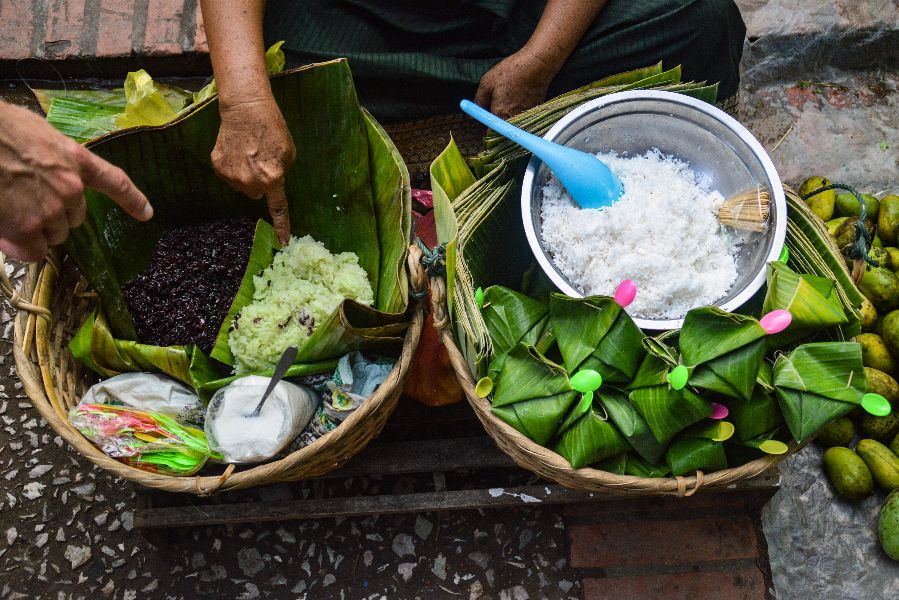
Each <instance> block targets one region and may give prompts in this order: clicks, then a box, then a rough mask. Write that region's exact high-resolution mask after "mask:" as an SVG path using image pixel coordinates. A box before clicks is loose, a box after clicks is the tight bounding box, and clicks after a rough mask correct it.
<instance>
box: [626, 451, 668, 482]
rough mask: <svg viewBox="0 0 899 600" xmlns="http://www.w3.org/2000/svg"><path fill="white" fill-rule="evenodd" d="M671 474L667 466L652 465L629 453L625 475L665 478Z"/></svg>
mask: <svg viewBox="0 0 899 600" xmlns="http://www.w3.org/2000/svg"><path fill="white" fill-rule="evenodd" d="M670 472H671V469H669V468H668V465H666V464H661V465H657V464H650V463H648V462H646V461H645V460H643V459H642V458H640V457H639V456H637V455H636V454H631V453H628V455H627V462H626V464H625V466H624V473H625V474H626V475H633V476H634V477H665V476H666V475H668V473H670Z"/></svg>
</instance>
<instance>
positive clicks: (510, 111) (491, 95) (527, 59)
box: [474, 48, 557, 119]
mask: <svg viewBox="0 0 899 600" xmlns="http://www.w3.org/2000/svg"><path fill="white" fill-rule="evenodd" d="M556 73H557V70H556V69H554V68H553V67H552V66H551V65H549V64H548V63H546V62H545V61H544V60H542V59H541V58H540V57H539V56H537V55H536V54H535V53H532V52H530V51H529V50H527V49H526V48H523V49H521V50H519V51H518V52H516V53H515V54H512V55H510V56H508V57H506V58H504V59H503V60H501V61H500V62H498V63H496V64H495V65H493V67H492V68H491V69H490V70H489V71H487V72H486V73H484V76H483V77H481V82H480V84H479V85H478V91H477V93H476V94H475V98H474V101H475V103H476V104H478V105H480V106H481V107H483V108H486V109H489V110H490V112H492V113H493V114H495V115H497V116H498V117H501V118H503V119H507V118H509V117H511V116H514V115H517V114H518V113H520V112H522V111H524V110H527V109H529V108H532V107H534V106H536V105H538V104H540V103H541V102H543V100H544V99H546V91H547V90H548V89H549V84H550V82H551V81H552V80H553V77H555V76H556Z"/></svg>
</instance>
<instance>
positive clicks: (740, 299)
mask: <svg viewBox="0 0 899 600" xmlns="http://www.w3.org/2000/svg"><path fill="white" fill-rule="evenodd" d="M630 100H661V101H666V102H671V103H674V104H681V105H684V106H687V107H690V108H692V109H694V110H696V111H698V112H699V113H702V114H704V115H706V116H708V117H711V118H713V119H716V120H718V121H719V122H721V123H722V124H723V125H724V126H725V127H726V128H728V129H730V130H731V131H733V132H734V133H736V134H737V137H739V138H740V141H742V142H743V143H745V144H746V145H747V146H748V147H749V149H750V150H751V151H752V153H753V154H754V155H755V158H756V159H758V160H759V162H760V163H761V165H762V168H763V169H764V171H765V175H766V176H767V178H768V181H769V182H770V183H771V188H772V189H771V195H772V197H773V200H774V202H773V204H774V211H775V214H776V215H778V217H780V216H783V218H778V220H777V224H776V226H775V229H774V238H773V240H772V243H771V250H770V252H769V253H768V257H767V260H766V261H765V265H767V263H769V262H771V261H774V260H777V259H778V258H779V257H780V253H781V251H782V250H783V245H784V240H785V238H786V233H787V200H786V196H785V195H784V191H783V184H782V183H781V180H780V176H779V175H778V174H777V170H776V169H775V168H774V163H773V162H772V161H771V157H770V156H768V153H767V152H766V151H765V149H764V147H762V145H761V144H760V143H759V141H758V140H757V139H755V136H753V135H752V133H750V131H749V130H748V129H746V127H744V126H743V125H742V124H741V123H740V122H739V121H737V120H736V119H734V118H733V117H731V116H730V115H729V114H727V113H726V112H724V111H723V110H721V109H719V108H717V107H715V106H712V105H711V104H709V103H707V102H704V101H702V100H699V99H698V98H692V97H690V96H686V95H684V94H678V93H675V92H665V91H659V90H632V91H627V92H615V93H613V94H608V95H606V96H602V97H600V98H595V99H593V100H590V101H589V102H585V103H584V104H582V105H581V106H579V107H577V108H576V109H574V110H572V111H571V112H570V113H568V114H567V115H565V116H564V117H562V118H561V119H559V121H558V122H557V123H556V124H555V125H553V126H552V127H551V128H550V130H549V131H547V132H546V135H544V136H543V138H544V139H546V140H549V141H554V140H555V138H556V136H557V135H559V133H560V132H561V131H562V130H563V129H565V128H566V127H568V126H569V125H570V124H572V123H573V122H575V121H576V120H578V119H579V118H580V117H582V116H584V115H585V114H587V113H590V112H594V111H596V110H598V109H600V108H602V107H605V106H608V105H612V104H619V103H622V102H627V101H630ZM541 164H542V161H541V160H540V159H539V158H537V157H536V156H532V157H531V160H530V162H529V163H528V166H527V170H526V171H525V174H524V179H523V180H522V185H521V218H522V221H523V225H524V232H525V235H526V236H527V239H528V244H529V245H530V246H531V253H532V254H533V255H534V257H535V258H536V259H537V262H538V263H539V264H540V268H541V269H543V272H544V273H545V274H546V275H547V277H549V278H550V279H551V280H552V282H553V283H554V284H555V285H556V287H558V288H559V289H560V290H561V291H562V292H563V293H564V294H565V295H567V296H571V297H573V298H583V297H584V295H583V294H582V293H580V292H578V291H577V290H576V289H575V288H574V287H572V286H571V284H569V283H568V282H567V281H566V280H565V279H564V278H563V277H561V276H560V275H559V274H558V273H557V272H556V269H555V267H554V266H553V265H552V263H551V261H550V259H549V257H548V256H546V253H545V252H544V251H543V247H542V246H541V245H540V241H539V240H538V239H537V232H536V231H535V228H534V227H533V222H534V221H533V215H532V212H531V194H532V193H533V187H534V179H535V177H536V176H537V171H538V170H539V168H540V165H541ZM765 278H766V267H763V268H761V269H759V272H758V273H756V275H755V277H754V278H753V279H752V280H751V281H750V282H749V283H748V284H747V285H746V286H744V287H743V289H742V290H740V292H739V293H738V294H737V295H736V296H735V297H734V298H733V299H731V300H730V301H728V302H726V303H724V304H722V305H721V306H719V308H721V309H722V310H725V311H727V312H732V311H734V310H736V309H737V308H739V307H740V306H742V305H743V304H745V303H746V302H748V301H749V299H750V298H752V296H753V295H754V294H755V293H756V292H757V291H758V290H759V289H760V288H761V287H762V284H764V282H765ZM633 319H634V322H635V323H636V324H637V326H638V327H639V328H640V329H646V330H652V331H664V330H669V329H679V328H680V327H681V326H682V325H683V323H684V320H683V319H682V318H681V319H664V320H662V319H643V318H637V317H634V318H633Z"/></svg>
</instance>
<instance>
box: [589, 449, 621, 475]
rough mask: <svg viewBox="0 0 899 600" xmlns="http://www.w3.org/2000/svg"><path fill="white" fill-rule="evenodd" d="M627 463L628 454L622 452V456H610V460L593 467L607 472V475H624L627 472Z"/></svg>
mask: <svg viewBox="0 0 899 600" xmlns="http://www.w3.org/2000/svg"><path fill="white" fill-rule="evenodd" d="M627 461H628V456H627V454H626V453H624V452H622V453H621V454H616V455H615V456H610V457H609V458H605V459H603V460H601V461H599V462H598V463H596V464H595V465H593V468H594V469H599V470H600V471H605V472H606V473H613V474H615V475H624V474H625V471H626V470H627Z"/></svg>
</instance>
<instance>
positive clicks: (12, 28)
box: [0, 0, 34, 59]
mask: <svg viewBox="0 0 899 600" xmlns="http://www.w3.org/2000/svg"><path fill="white" fill-rule="evenodd" d="M31 17H32V10H31V0H5V1H3V2H0V59H17V58H22V57H24V56H29V55H30V54H31V52H30V45H31V35H32V32H33V31H34V23H32V18H31Z"/></svg>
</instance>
